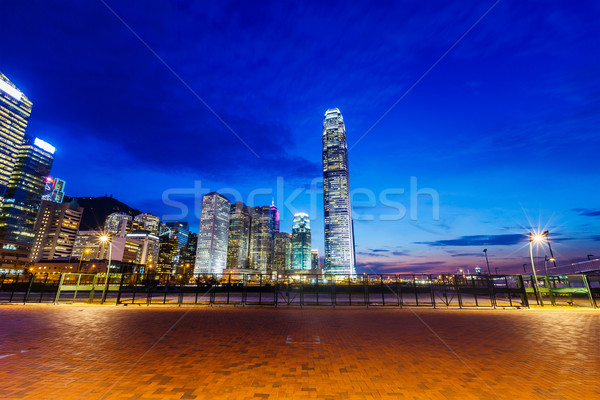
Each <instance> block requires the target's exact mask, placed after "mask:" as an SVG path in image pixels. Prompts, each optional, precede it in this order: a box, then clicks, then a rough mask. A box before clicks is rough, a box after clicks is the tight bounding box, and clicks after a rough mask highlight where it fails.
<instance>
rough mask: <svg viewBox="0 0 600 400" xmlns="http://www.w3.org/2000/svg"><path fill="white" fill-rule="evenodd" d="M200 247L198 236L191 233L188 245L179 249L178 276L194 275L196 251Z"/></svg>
mask: <svg viewBox="0 0 600 400" xmlns="http://www.w3.org/2000/svg"><path fill="white" fill-rule="evenodd" d="M197 247H198V234H197V233H193V232H190V236H189V237H188V242H187V244H186V245H185V246H184V247H182V248H181V249H179V264H178V266H177V271H176V272H177V273H178V274H185V275H191V274H193V273H194V264H195V262H196V249H197Z"/></svg>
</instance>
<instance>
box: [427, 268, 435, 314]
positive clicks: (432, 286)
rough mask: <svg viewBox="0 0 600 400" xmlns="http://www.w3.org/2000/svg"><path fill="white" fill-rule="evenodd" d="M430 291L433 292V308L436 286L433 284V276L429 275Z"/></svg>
mask: <svg viewBox="0 0 600 400" xmlns="http://www.w3.org/2000/svg"><path fill="white" fill-rule="evenodd" d="M429 291H430V292H431V303H432V304H433V308H436V307H435V285H434V284H433V279H432V278H431V274H429Z"/></svg>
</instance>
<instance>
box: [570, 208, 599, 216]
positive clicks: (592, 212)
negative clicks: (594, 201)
mask: <svg viewBox="0 0 600 400" xmlns="http://www.w3.org/2000/svg"><path fill="white" fill-rule="evenodd" d="M573 211H576V212H577V213H579V215H583V216H584V217H600V210H599V209H591V208H574V209H573Z"/></svg>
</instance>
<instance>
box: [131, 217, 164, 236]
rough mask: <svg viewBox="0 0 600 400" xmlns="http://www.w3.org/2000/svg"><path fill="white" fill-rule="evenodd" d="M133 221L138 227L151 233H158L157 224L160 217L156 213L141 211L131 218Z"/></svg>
mask: <svg viewBox="0 0 600 400" xmlns="http://www.w3.org/2000/svg"><path fill="white" fill-rule="evenodd" d="M133 221H134V222H135V223H136V225H137V227H138V229H140V230H143V231H147V232H148V233H150V234H152V235H157V234H158V224H159V223H160V218H158V217H157V216H156V215H152V214H148V213H142V214H138V215H136V216H135V217H134V218H133Z"/></svg>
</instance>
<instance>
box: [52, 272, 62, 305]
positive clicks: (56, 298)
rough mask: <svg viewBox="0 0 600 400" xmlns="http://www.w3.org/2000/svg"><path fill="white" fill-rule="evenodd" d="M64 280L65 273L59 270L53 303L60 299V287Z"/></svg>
mask: <svg viewBox="0 0 600 400" xmlns="http://www.w3.org/2000/svg"><path fill="white" fill-rule="evenodd" d="M64 280H65V274H64V273H62V272H61V273H60V280H59V281H58V289H56V297H55V298H54V304H58V299H60V289H61V287H62V284H63V281H64Z"/></svg>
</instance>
